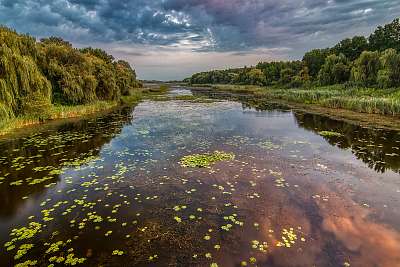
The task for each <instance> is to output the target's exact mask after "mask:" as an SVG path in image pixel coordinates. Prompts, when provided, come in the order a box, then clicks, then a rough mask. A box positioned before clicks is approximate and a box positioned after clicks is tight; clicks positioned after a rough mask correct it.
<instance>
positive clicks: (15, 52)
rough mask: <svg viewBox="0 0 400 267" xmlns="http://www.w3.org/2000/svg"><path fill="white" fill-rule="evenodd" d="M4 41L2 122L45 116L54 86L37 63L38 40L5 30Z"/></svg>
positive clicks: (0, 35) (0, 57) (0, 51)
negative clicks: (27, 115)
mask: <svg viewBox="0 0 400 267" xmlns="http://www.w3.org/2000/svg"><path fill="white" fill-rule="evenodd" d="M0 41H1V43H2V45H1V47H0V120H6V119H9V118H12V117H15V116H18V115H20V114H28V113H29V114H37V115H39V114H43V111H44V110H47V109H48V107H49V106H50V104H51V85H50V83H49V82H48V80H47V79H46V77H45V76H44V75H43V74H42V73H41V71H40V69H39V68H38V66H37V64H36V62H35V57H36V55H37V50H36V47H35V40H34V39H33V38H31V37H29V36H25V35H18V34H16V33H15V32H14V31H12V30H9V29H7V28H4V27H3V28H0Z"/></svg>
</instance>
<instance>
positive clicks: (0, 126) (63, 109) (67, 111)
mask: <svg viewBox="0 0 400 267" xmlns="http://www.w3.org/2000/svg"><path fill="white" fill-rule="evenodd" d="M118 104H119V103H118V102H117V101H98V102H95V103H92V104H87V105H77V106H53V107H51V108H50V109H49V110H48V114H46V117H45V118H43V117H42V118H40V117H37V116H31V115H23V116H18V117H16V118H12V119H9V120H6V121H1V122H0V135H5V134H7V133H10V132H12V131H13V130H15V129H18V128H22V127H26V126H29V125H34V124H39V123H42V122H44V121H47V120H56V119H67V118H76V117H82V116H85V115H89V114H93V113H97V112H101V111H105V110H109V109H112V108H114V107H116V106H117V105H118Z"/></svg>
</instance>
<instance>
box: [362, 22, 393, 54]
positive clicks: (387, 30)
mask: <svg viewBox="0 0 400 267" xmlns="http://www.w3.org/2000/svg"><path fill="white" fill-rule="evenodd" d="M368 40H369V45H370V48H371V50H376V51H384V50H386V49H389V48H393V49H395V50H396V51H397V52H400V19H398V18H397V19H395V20H393V21H392V22H391V23H389V24H386V25H385V26H383V27H382V26H379V27H378V28H377V29H376V30H375V32H374V33H372V34H371V35H370V36H369V38H368Z"/></svg>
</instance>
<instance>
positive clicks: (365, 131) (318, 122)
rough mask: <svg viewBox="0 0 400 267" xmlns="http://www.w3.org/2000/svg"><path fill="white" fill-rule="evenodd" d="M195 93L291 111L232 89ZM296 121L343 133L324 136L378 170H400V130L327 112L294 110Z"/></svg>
mask: <svg viewBox="0 0 400 267" xmlns="http://www.w3.org/2000/svg"><path fill="white" fill-rule="evenodd" d="M194 94H195V95H207V96H208V97H210V98H215V99H231V100H236V101H240V102H241V103H242V105H243V109H255V110H257V111H280V112H291V111H290V109H288V108H287V107H285V106H284V105H281V104H277V103H271V102H268V101H266V100H260V99H257V98H255V97H252V96H247V95H237V94H231V93H218V92H217V93H216V92H207V91H204V90H203V91H202V90H195V91H194ZM293 114H294V117H295V119H296V123H297V124H298V125H299V126H300V127H302V128H304V129H307V130H309V131H312V132H314V133H317V134H318V133H320V132H322V131H333V132H337V133H340V134H342V136H324V138H325V139H326V140H327V141H328V142H329V143H330V144H331V145H333V146H337V147H339V148H341V149H350V150H351V151H352V153H353V154H354V155H355V156H356V157H357V158H358V159H359V160H361V161H363V162H364V163H366V164H367V165H368V167H370V168H371V169H374V170H375V171H377V172H381V173H384V172H385V171H386V170H392V171H394V172H397V173H399V172H400V133H399V132H397V131H391V130H384V129H377V128H367V127H362V126H359V125H355V124H351V123H348V122H345V121H340V120H335V119H331V118H329V117H327V116H322V115H317V114H310V113H305V112H299V111H294V112H293Z"/></svg>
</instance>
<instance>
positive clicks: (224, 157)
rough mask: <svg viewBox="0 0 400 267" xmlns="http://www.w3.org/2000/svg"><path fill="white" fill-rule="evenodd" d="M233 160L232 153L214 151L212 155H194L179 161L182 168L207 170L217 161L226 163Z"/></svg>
mask: <svg viewBox="0 0 400 267" xmlns="http://www.w3.org/2000/svg"><path fill="white" fill-rule="evenodd" d="M233 159H235V155H234V154H233V153H226V152H221V151H215V152H213V153H206V154H194V155H189V156H185V157H183V158H182V159H181V161H180V164H181V165H182V166H183V167H190V168H195V167H199V168H207V167H210V165H212V164H214V163H216V162H218V161H228V160H233Z"/></svg>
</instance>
